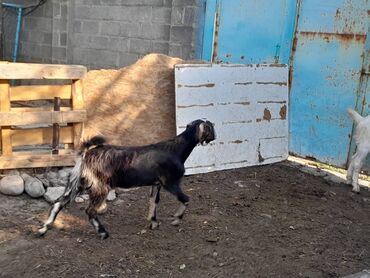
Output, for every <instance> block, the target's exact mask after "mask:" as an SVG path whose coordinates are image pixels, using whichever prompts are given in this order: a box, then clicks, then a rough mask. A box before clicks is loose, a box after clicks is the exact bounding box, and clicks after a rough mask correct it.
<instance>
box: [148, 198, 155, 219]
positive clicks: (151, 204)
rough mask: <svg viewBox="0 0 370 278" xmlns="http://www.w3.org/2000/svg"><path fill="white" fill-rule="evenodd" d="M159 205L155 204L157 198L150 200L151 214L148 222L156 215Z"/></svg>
mask: <svg viewBox="0 0 370 278" xmlns="http://www.w3.org/2000/svg"><path fill="white" fill-rule="evenodd" d="M156 208H157V204H156V203H155V197H151V198H150V199H149V213H148V220H152V219H153V217H154V216H155V213H156Z"/></svg>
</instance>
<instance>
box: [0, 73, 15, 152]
mask: <svg viewBox="0 0 370 278" xmlns="http://www.w3.org/2000/svg"><path fill="white" fill-rule="evenodd" d="M0 111H1V112H7V111H10V99H9V82H7V81H5V80H0ZM10 134H11V129H10V124H9V125H2V126H1V152H2V154H3V155H11V154H12V141H11V136H10Z"/></svg>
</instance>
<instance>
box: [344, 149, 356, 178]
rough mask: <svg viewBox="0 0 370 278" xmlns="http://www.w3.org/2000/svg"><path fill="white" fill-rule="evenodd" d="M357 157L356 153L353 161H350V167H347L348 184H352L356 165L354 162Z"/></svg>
mask: <svg viewBox="0 0 370 278" xmlns="http://www.w3.org/2000/svg"><path fill="white" fill-rule="evenodd" d="M355 157H356V154H354V155H353V156H352V157H351V161H350V163H349V166H348V169H347V176H346V180H347V184H352V177H353V166H354V163H353V162H354V160H355Z"/></svg>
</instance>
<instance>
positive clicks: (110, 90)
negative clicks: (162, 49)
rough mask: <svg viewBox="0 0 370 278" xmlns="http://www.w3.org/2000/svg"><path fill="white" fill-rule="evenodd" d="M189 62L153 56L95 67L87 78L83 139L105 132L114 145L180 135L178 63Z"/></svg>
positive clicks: (140, 142)
mask: <svg viewBox="0 0 370 278" xmlns="http://www.w3.org/2000/svg"><path fill="white" fill-rule="evenodd" d="M181 63H188V61H187V62H185V61H183V60H181V59H179V58H171V57H168V56H166V55H161V54H149V55H146V56H145V57H143V58H142V59H140V60H139V61H137V62H136V63H135V64H133V65H131V66H128V67H125V68H122V69H119V70H92V71H89V72H88V74H87V77H86V78H85V79H84V97H85V104H86V109H87V118H88V120H87V122H86V123H85V128H84V134H83V138H89V137H91V136H94V135H97V134H101V135H104V136H106V137H107V138H108V140H109V142H110V143H112V144H120V145H140V144H149V143H154V142H157V141H160V140H163V139H167V138H171V137H173V136H174V135H175V134H176V125H175V85H174V79H175V78H174V66H175V65H176V64H181Z"/></svg>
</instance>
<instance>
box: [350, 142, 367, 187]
mask: <svg viewBox="0 0 370 278" xmlns="http://www.w3.org/2000/svg"><path fill="white" fill-rule="evenodd" d="M366 156H367V151H366V150H363V149H360V148H359V149H358V150H357V152H356V155H355V158H354V159H353V176H352V191H354V192H360V186H359V184H358V176H359V174H360V171H361V167H362V164H363V162H364V160H365V158H366Z"/></svg>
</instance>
